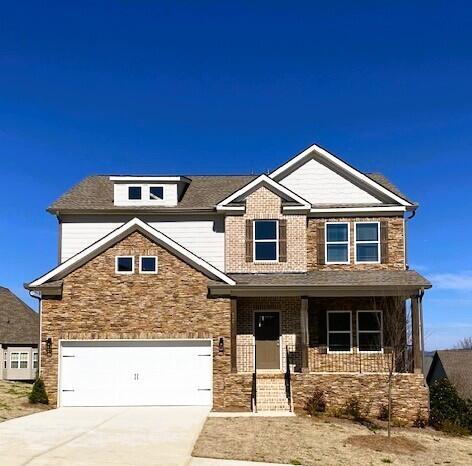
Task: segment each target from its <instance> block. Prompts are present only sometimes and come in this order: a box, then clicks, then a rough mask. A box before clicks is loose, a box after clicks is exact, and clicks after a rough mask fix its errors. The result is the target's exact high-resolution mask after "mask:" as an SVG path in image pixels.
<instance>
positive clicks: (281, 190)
mask: <svg viewBox="0 0 472 466" xmlns="http://www.w3.org/2000/svg"><path fill="white" fill-rule="evenodd" d="M264 185H265V186H267V187H268V188H269V189H270V190H271V191H275V192H276V193H277V194H279V195H282V196H285V197H286V198H289V199H291V200H292V201H295V202H297V203H298V204H300V207H302V208H303V209H307V210H309V209H310V208H311V204H310V203H309V202H308V201H307V200H305V199H303V198H302V197H300V196H299V195H298V194H296V193H294V192H293V191H291V190H290V189H288V188H286V187H285V186H282V185H281V184H280V183H277V181H275V180H273V179H271V178H269V177H268V176H267V175H261V176H258V177H257V178H255V179H254V180H252V181H251V182H249V183H248V184H247V185H246V186H243V187H242V188H241V189H238V190H237V191H236V192H234V193H233V194H231V195H230V196H228V197H227V198H226V199H223V200H222V201H220V202H219V203H218V204H217V206H216V209H217V210H224V209H226V208H231V210H236V209H234V207H226V206H227V204H230V203H231V202H233V201H235V200H236V199H238V198H240V197H243V196H244V195H246V194H247V193H250V192H251V191H254V190H255V189H256V188H257V187H258V186H264ZM290 207H292V208H293V206H287V208H290ZM238 209H240V208H239V207H238ZM242 209H244V208H242Z"/></svg>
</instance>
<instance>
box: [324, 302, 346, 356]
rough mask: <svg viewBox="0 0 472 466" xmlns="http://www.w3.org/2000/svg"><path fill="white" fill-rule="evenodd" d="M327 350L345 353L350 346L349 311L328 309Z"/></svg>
mask: <svg viewBox="0 0 472 466" xmlns="http://www.w3.org/2000/svg"><path fill="white" fill-rule="evenodd" d="M327 325H328V351H329V352H343V353H347V352H350V351H351V348H352V326H351V311H328V312H327Z"/></svg>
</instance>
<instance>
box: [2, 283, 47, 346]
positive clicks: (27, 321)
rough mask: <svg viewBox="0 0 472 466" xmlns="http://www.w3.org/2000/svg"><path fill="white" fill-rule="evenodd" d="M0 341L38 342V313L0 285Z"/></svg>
mask: <svg viewBox="0 0 472 466" xmlns="http://www.w3.org/2000/svg"><path fill="white" fill-rule="evenodd" d="M0 343H22V344H28V345H30V344H38V343H39V315H38V314H37V313H36V312H34V311H33V309H31V308H30V307H29V306H28V305H27V304H26V303H24V302H23V301H21V299H20V298H18V297H17V296H15V295H14V294H13V293H12V292H11V291H10V290H9V289H8V288H4V287H0Z"/></svg>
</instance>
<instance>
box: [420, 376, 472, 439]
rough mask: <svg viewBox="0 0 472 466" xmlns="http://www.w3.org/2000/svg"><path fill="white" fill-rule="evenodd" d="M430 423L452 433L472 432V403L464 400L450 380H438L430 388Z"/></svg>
mask: <svg viewBox="0 0 472 466" xmlns="http://www.w3.org/2000/svg"><path fill="white" fill-rule="evenodd" d="M429 422H430V424H431V425H432V426H434V427H436V428H437V429H440V430H445V431H448V432H450V433H459V432H462V431H463V430H464V429H465V430H468V431H471V430H472V401H470V400H469V401H465V400H463V399H462V398H461V397H460V396H459V395H458V394H457V390H456V389H455V387H454V385H452V383H451V382H449V380H448V379H441V380H438V381H436V382H434V384H433V385H432V386H431V387H430V415H429ZM455 430H457V432H454V431H455ZM461 435H462V434H461Z"/></svg>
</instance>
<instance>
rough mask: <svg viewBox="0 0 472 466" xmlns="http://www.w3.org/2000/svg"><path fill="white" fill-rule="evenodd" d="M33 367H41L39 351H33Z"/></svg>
mask: <svg viewBox="0 0 472 466" xmlns="http://www.w3.org/2000/svg"><path fill="white" fill-rule="evenodd" d="M35 364H36V367H34V366H35ZM32 368H33V369H39V354H38V351H33V361H32Z"/></svg>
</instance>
